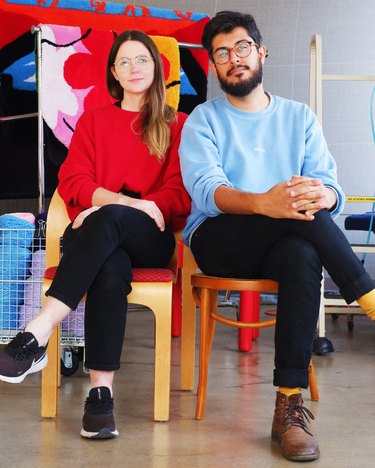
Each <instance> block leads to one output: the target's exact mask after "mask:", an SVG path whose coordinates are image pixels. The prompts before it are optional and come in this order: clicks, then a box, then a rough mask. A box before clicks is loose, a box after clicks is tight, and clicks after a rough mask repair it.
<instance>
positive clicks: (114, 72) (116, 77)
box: [111, 65, 118, 81]
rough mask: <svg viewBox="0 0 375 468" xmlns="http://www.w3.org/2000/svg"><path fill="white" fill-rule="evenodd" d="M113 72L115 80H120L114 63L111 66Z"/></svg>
mask: <svg viewBox="0 0 375 468" xmlns="http://www.w3.org/2000/svg"><path fill="white" fill-rule="evenodd" d="M111 72H112V75H113V76H114V78H115V80H117V81H118V75H117V73H116V69H115V66H114V65H112V66H111Z"/></svg>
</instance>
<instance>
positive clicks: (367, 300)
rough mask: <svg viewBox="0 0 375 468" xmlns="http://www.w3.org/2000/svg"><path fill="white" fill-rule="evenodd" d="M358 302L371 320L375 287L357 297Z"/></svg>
mask: <svg viewBox="0 0 375 468" xmlns="http://www.w3.org/2000/svg"><path fill="white" fill-rule="evenodd" d="M357 302H358V304H359V305H360V306H361V307H362V309H363V310H364V311H365V312H366V314H367V315H368V316H369V317H370V319H371V320H375V289H373V290H372V291H370V292H368V293H367V294H364V295H363V296H362V297H360V298H359V299H357Z"/></svg>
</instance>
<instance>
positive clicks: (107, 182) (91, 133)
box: [58, 105, 190, 231]
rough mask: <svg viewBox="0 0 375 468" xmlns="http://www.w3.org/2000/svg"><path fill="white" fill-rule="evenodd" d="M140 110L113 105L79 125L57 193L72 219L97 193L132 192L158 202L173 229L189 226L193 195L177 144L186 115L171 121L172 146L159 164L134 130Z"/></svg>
mask: <svg viewBox="0 0 375 468" xmlns="http://www.w3.org/2000/svg"><path fill="white" fill-rule="evenodd" d="M135 117H137V113H136V112H130V111H125V110H123V109H120V108H119V107H117V106H116V105H108V106H105V107H100V108H96V109H91V110H88V111H86V112H85V113H84V114H83V115H82V117H81V118H80V120H79V121H78V124H77V126H76V130H75V133H74V135H73V138H72V141H71V144H70V147H69V152H68V156H67V158H66V160H65V161H64V163H63V164H62V166H61V168H60V172H59V186H58V191H59V193H60V195H61V197H62V198H63V200H64V201H65V203H66V206H67V211H68V214H69V217H70V219H71V220H73V219H74V218H75V217H76V216H77V214H78V213H79V212H81V211H82V210H84V209H86V208H89V207H91V206H92V196H93V193H94V191H95V190H96V189H97V188H99V187H102V188H105V189H107V190H111V191H113V192H120V191H121V190H127V191H131V192H136V193H140V196H141V198H142V199H145V200H153V201H154V202H155V203H156V205H157V206H158V207H159V209H160V211H161V212H162V213H163V216H164V220H165V223H166V225H167V226H169V227H170V228H171V229H172V230H173V231H176V230H180V229H182V228H183V227H184V225H185V221H186V217H187V215H188V214H189V212H190V198H189V195H188V194H187V192H186V190H185V188H184V186H183V183H182V177H181V171H180V161H179V158H178V146H179V143H180V136H181V129H182V126H183V124H184V122H185V120H186V118H187V115H186V114H183V113H180V112H179V113H178V121H177V123H173V124H171V144H170V147H169V150H168V151H167V154H166V156H165V160H164V161H163V162H162V163H160V162H159V161H158V160H157V159H156V157H155V156H151V155H150V153H149V151H148V149H147V146H146V145H145V144H144V143H143V142H142V141H141V139H140V137H139V136H137V135H135V134H134V132H133V130H132V129H131V125H132V122H133V120H134V119H135Z"/></svg>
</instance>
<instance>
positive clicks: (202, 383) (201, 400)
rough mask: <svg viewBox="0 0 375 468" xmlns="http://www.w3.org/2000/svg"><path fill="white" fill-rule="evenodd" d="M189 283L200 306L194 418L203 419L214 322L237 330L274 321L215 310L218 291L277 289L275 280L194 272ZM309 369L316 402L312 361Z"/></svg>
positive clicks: (265, 324) (257, 327) (316, 392)
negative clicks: (246, 319)
mask: <svg viewBox="0 0 375 468" xmlns="http://www.w3.org/2000/svg"><path fill="white" fill-rule="evenodd" d="M191 284H192V286H193V296H194V299H195V301H196V303H197V305H198V307H199V308H200V348H199V382H198V398H197V406H196V414H195V417H196V419H203V418H204V411H205V405H206V395H207V380H208V365H209V359H210V351H211V346H212V342H213V338H214V332H215V325H216V322H220V323H223V324H225V325H228V326H231V327H235V328H239V329H246V328H251V329H260V328H265V327H271V326H274V325H275V322H276V319H269V320H264V321H262V320H257V321H254V322H250V323H249V322H241V321H238V320H232V319H230V318H227V317H224V316H222V315H220V313H219V311H218V310H217V305H218V299H217V298H218V292H219V290H220V291H222V290H224V291H240V292H241V291H253V292H268V293H276V292H277V290H278V283H277V282H275V281H272V280H265V279H257V280H245V279H236V278H217V277H213V276H206V275H203V274H200V273H196V274H193V275H192V276H191ZM190 326H191V325H190ZM309 371H310V375H309V386H310V394H311V399H312V400H313V401H317V400H319V393H318V387H317V383H316V378H315V373H314V367H313V364H312V361H310V366H309Z"/></svg>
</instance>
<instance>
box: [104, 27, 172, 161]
mask: <svg viewBox="0 0 375 468" xmlns="http://www.w3.org/2000/svg"><path fill="white" fill-rule="evenodd" d="M126 41H138V42H141V43H142V44H143V45H144V46H145V47H146V48H147V50H148V51H149V52H150V54H151V57H152V58H153V60H154V64H155V67H154V80H153V82H152V84H151V86H150V88H149V90H148V92H147V96H146V100H145V103H144V104H143V106H142V108H141V109H140V113H139V116H138V118H137V119H136V121H135V122H134V127H133V129H135V128H136V127H137V128H139V130H134V131H135V132H136V133H139V134H140V137H141V139H142V141H143V142H144V143H145V144H146V145H147V148H148V149H149V151H150V153H151V154H152V155H154V156H155V157H156V158H157V159H158V160H159V161H162V160H163V159H164V156H165V153H166V151H167V149H168V147H169V145H170V139H171V131H170V127H169V124H170V123H171V122H173V120H175V119H176V111H175V109H174V108H173V107H171V106H169V105H168V104H167V102H166V88H165V82H164V71H163V62H162V58H161V55H160V52H159V50H158V48H157V47H156V45H155V43H154V42H153V40H152V39H151V38H150V37H149V36H148V35H147V34H145V33H144V32H142V31H138V30H129V31H124V32H123V33H121V34H120V35H119V36H117V37H116V39H115V41H114V43H113V45H112V48H111V50H110V52H109V55H108V62H107V88H108V91H109V93H110V95H111V96H112V97H113V98H115V99H118V100H119V101H121V100H122V99H123V97H124V90H123V88H122V87H121V85H120V84H119V83H118V81H117V80H116V79H115V77H114V76H113V73H112V69H113V66H114V62H115V60H116V56H117V52H118V50H119V48H120V47H121V45H122V44H123V43H124V42H126Z"/></svg>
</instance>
